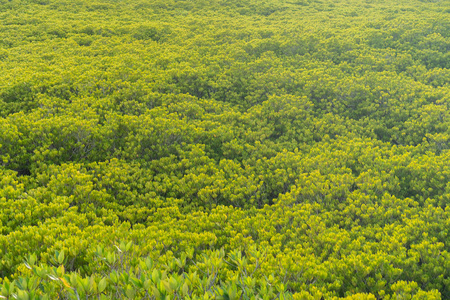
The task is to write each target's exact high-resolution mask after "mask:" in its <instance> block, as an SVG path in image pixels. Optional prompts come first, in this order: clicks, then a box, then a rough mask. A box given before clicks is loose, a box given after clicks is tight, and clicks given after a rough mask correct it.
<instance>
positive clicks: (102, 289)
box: [98, 278, 108, 293]
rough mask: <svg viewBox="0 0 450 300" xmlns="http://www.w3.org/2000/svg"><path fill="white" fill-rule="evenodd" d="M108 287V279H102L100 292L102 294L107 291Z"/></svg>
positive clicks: (99, 284) (99, 287)
mask: <svg viewBox="0 0 450 300" xmlns="http://www.w3.org/2000/svg"><path fill="white" fill-rule="evenodd" d="M107 285H108V282H107V281H106V278H102V279H101V280H100V282H99V283H98V292H99V293H102V292H103V291H104V290H105V289H106V286H107Z"/></svg>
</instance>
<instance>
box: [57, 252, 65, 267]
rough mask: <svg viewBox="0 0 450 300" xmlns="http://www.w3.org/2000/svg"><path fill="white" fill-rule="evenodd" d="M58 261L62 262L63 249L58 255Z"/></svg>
mask: <svg viewBox="0 0 450 300" xmlns="http://www.w3.org/2000/svg"><path fill="white" fill-rule="evenodd" d="M58 262H59V263H60V264H62V263H63V262H64V250H62V251H61V252H60V253H59V255H58Z"/></svg>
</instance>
